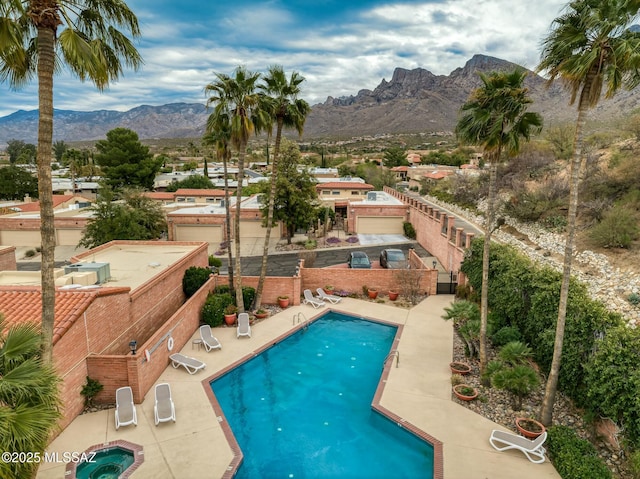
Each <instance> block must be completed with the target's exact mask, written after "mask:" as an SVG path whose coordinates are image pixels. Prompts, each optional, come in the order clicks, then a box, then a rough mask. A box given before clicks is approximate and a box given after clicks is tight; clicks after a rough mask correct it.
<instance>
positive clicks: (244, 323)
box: [236, 313, 251, 338]
mask: <svg viewBox="0 0 640 479" xmlns="http://www.w3.org/2000/svg"><path fill="white" fill-rule="evenodd" d="M240 336H249V337H251V326H250V325H249V313H240V314H239V315H238V327H237V328H236V337H237V338H239V337H240Z"/></svg>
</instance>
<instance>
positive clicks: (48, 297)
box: [37, 25, 55, 363]
mask: <svg viewBox="0 0 640 479" xmlns="http://www.w3.org/2000/svg"><path fill="white" fill-rule="evenodd" d="M54 31H55V29H52V28H50V27H49V26H46V25H45V26H44V27H39V28H38V108H39V114H38V154H37V166H38V196H39V200H40V236H41V242H42V245H41V247H42V263H41V270H42V278H41V279H42V282H41V284H42V286H41V287H42V358H43V360H44V361H45V362H47V363H51V362H52V361H53V326H54V320H55V282H54V277H53V267H54V253H55V230H54V224H53V192H52V184H51V151H52V147H53V72H54V58H55V52H54V42H55V36H54Z"/></svg>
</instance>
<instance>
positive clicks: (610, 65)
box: [537, 0, 640, 426]
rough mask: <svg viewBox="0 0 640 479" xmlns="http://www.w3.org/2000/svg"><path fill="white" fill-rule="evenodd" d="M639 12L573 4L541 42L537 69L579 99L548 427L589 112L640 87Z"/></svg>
mask: <svg viewBox="0 0 640 479" xmlns="http://www.w3.org/2000/svg"><path fill="white" fill-rule="evenodd" d="M639 9H640V0H578V1H573V2H570V3H569V4H568V5H567V8H566V11H565V12H564V13H563V14H562V15H561V16H559V17H558V18H556V19H555V20H554V21H553V23H552V25H551V32H550V33H549V35H548V36H547V37H546V38H545V39H544V40H543V43H542V54H541V60H540V64H539V65H538V68H537V70H538V71H539V72H545V73H546V74H547V75H548V78H549V82H553V81H555V80H556V79H561V80H563V81H564V83H565V84H566V86H567V87H568V88H569V91H570V92H571V100H570V104H571V105H573V104H574V103H575V101H576V100H577V101H578V116H577V119H576V129H575V134H574V146H573V155H572V157H571V167H570V168H571V170H570V182H571V184H570V191H569V210H568V212H567V238H566V242H565V249H564V264H563V269H562V286H561V287H560V301H559V305H558V320H557V323H556V336H555V342H554V347H553V359H552V362H551V370H550V371H549V377H548V379H547V384H546V387H545V394H544V399H543V403H542V408H541V411H540V420H541V422H542V423H543V424H545V425H547V426H549V425H550V424H551V420H552V417H553V405H554V403H555V396H556V391H557V388H558V376H559V374H560V363H561V359H562V343H563V340H564V327H565V319H566V315H567V301H568V297H569V282H570V279H571V262H572V258H573V250H574V245H575V233H576V217H577V211H578V189H579V186H580V174H581V171H580V170H581V165H582V159H583V158H582V156H583V154H582V148H583V141H584V126H585V122H586V116H587V111H588V110H589V109H590V108H592V107H594V106H596V105H597V104H598V102H599V100H600V98H601V94H602V90H603V88H604V89H605V97H606V98H611V97H612V96H613V95H615V93H616V91H617V90H618V89H619V88H620V87H622V86H624V87H626V88H634V87H635V86H637V85H638V83H640V76H639V69H640V33H639V32H637V31H634V30H631V29H629V28H628V27H629V26H630V25H632V24H633V23H634V22H635V20H636V19H637V17H638V10H639Z"/></svg>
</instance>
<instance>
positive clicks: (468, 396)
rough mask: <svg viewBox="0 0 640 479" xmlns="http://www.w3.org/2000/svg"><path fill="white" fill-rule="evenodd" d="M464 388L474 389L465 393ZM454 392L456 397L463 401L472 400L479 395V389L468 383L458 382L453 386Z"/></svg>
mask: <svg viewBox="0 0 640 479" xmlns="http://www.w3.org/2000/svg"><path fill="white" fill-rule="evenodd" d="M464 388H471V389H473V392H472V393H468V392H466V393H465V392H463V390H464ZM453 394H455V395H456V397H457V398H458V399H460V400H461V401H472V400H474V399H475V398H477V397H478V390H477V389H476V388H474V387H471V386H469V385H468V384H458V385H456V386H453Z"/></svg>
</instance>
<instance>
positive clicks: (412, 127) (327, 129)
mask: <svg viewBox="0 0 640 479" xmlns="http://www.w3.org/2000/svg"><path fill="white" fill-rule="evenodd" d="M515 67H517V65H516V64H514V63H510V62H508V61H505V60H501V59H498V58H494V57H489V56H485V55H474V56H473V57H472V58H471V59H470V60H469V61H467V63H466V64H465V65H464V67H462V68H457V69H455V70H454V71H452V72H451V73H450V74H449V75H434V74H433V73H431V72H430V71H428V70H425V69H423V68H416V69H414V70H406V69H403V68H396V69H395V71H394V72H393V76H392V77H391V80H389V81H387V80H386V79H382V81H381V82H380V84H379V85H378V86H377V87H376V88H375V89H374V90H366V89H365V90H360V91H359V92H358V93H357V94H356V95H352V96H348V97H340V98H333V97H328V98H327V100H326V101H325V102H324V103H319V104H316V105H313V106H312V109H311V112H310V113H309V115H308V117H307V121H306V124H305V130H304V135H303V138H304V139H312V138H320V137H332V138H350V137H352V136H359V135H378V134H388V133H390V134H394V133H417V132H436V131H451V130H453V128H454V127H455V124H456V122H457V118H458V113H459V109H460V106H461V105H462V104H463V103H464V102H465V101H466V100H467V98H468V97H469V94H470V93H471V91H472V90H473V89H474V88H476V87H478V86H480V85H481V80H480V78H479V76H478V73H479V72H484V73H486V72H490V71H494V70H507V71H508V70H511V69H513V68H515ZM525 83H526V86H527V87H528V88H529V92H530V95H531V97H532V99H533V104H532V105H531V107H530V109H531V110H532V111H537V112H539V113H541V114H542V115H543V117H544V119H545V122H546V123H547V124H549V123H554V122H561V121H574V120H575V115H576V110H575V106H573V107H569V106H568V105H569V94H568V93H567V92H566V90H564V89H563V88H562V86H561V85H560V84H558V82H555V83H554V84H552V85H551V86H549V85H548V82H547V81H546V80H545V79H544V78H543V77H541V76H539V75H537V74H535V73H534V72H531V71H529V72H528V75H527V78H526V80H525ZM639 105H640V90H639V89H636V90H633V91H630V92H628V91H620V92H618V93H617V94H616V96H615V97H614V98H613V99H611V100H606V101H601V102H600V104H599V105H598V107H597V108H596V109H595V111H594V113H593V114H592V115H596V116H597V117H598V118H605V119H609V118H615V117H619V116H621V115H622V114H624V113H626V112H629V111H631V110H633V109H635V108H637V107H638V106H639ZM209 114H210V110H209V111H208V110H207V108H206V107H205V105H203V104H198V103H172V104H167V105H161V106H149V105H142V106H139V107H136V108H133V109H131V110H129V111H126V112H119V111H111V110H100V111H90V112H80V111H71V110H55V114H54V140H64V141H67V142H71V141H86V140H96V139H101V138H104V137H105V135H106V133H107V132H108V131H109V130H111V129H113V128H116V127H125V128H129V129H131V130H134V131H136V132H137V133H138V136H139V137H140V138H141V139H151V138H197V137H200V136H202V134H203V132H204V127H205V123H206V119H207V117H208V115H209ZM37 123H38V111H37V110H32V111H22V110H21V111H17V112H15V113H13V114H11V115H8V116H4V117H1V118H0V145H1V144H4V143H6V142H7V141H8V140H11V139H18V140H23V141H26V142H29V143H35V142H36V140H37Z"/></svg>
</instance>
